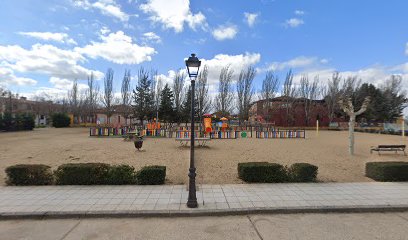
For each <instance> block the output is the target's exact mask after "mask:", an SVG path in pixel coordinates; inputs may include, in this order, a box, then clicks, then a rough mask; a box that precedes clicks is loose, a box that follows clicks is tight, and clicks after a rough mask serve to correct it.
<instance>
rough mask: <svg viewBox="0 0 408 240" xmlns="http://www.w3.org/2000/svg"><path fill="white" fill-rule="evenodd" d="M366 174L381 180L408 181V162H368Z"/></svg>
mask: <svg viewBox="0 0 408 240" xmlns="http://www.w3.org/2000/svg"><path fill="white" fill-rule="evenodd" d="M365 170H366V176H367V177H369V178H372V179H374V180H376V181H380V182H398V181H401V182H403V181H408V162H368V163H366V169H365Z"/></svg>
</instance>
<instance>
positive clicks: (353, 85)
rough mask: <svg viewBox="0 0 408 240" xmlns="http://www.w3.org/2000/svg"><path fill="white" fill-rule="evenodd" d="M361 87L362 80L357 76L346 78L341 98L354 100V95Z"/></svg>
mask: <svg viewBox="0 0 408 240" xmlns="http://www.w3.org/2000/svg"><path fill="white" fill-rule="evenodd" d="M360 86H361V79H358V78H357V76H349V77H347V78H345V79H344V81H343V85H342V87H341V91H340V93H341V98H343V99H348V98H354V94H355V93H356V92H357V89H359V88H360Z"/></svg>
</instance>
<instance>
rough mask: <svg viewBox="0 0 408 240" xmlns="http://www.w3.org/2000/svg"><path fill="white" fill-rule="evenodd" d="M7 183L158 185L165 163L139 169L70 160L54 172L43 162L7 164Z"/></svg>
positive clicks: (163, 179)
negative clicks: (71, 161) (8, 165)
mask: <svg viewBox="0 0 408 240" xmlns="http://www.w3.org/2000/svg"><path fill="white" fill-rule="evenodd" d="M6 173H7V182H6V183H7V184H8V185H49V184H53V183H54V178H55V184H57V185H101V184H111V185H124V184H140V185H159V184H164V182H165V179H166V167H165V166H146V167H143V168H142V169H141V170H139V171H138V172H135V168H134V167H132V166H129V165H126V164H122V165H113V166H111V165H109V164H106V163H68V164H63V165H60V166H59V167H58V168H57V170H55V171H54V172H52V171H51V167H50V166H47V165H42V164H31V165H30V164H18V165H13V166H10V167H8V168H6Z"/></svg>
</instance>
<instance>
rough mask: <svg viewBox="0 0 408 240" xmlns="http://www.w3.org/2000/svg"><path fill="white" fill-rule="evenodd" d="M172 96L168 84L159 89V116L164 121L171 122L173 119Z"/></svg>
mask: <svg viewBox="0 0 408 240" xmlns="http://www.w3.org/2000/svg"><path fill="white" fill-rule="evenodd" d="M173 101H174V96H173V92H172V91H171V89H170V87H169V85H168V84H166V85H165V86H164V88H163V90H162V91H161V96H160V107H159V116H160V119H162V120H163V121H164V122H172V121H173V119H174V114H175V112H174V106H173Z"/></svg>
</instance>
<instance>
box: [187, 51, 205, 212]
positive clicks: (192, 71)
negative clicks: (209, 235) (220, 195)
mask: <svg viewBox="0 0 408 240" xmlns="http://www.w3.org/2000/svg"><path fill="white" fill-rule="evenodd" d="M200 65H201V61H200V60H198V58H197V57H196V55H195V54H194V53H192V54H191V57H189V58H188V59H187V60H186V67H187V72H188V76H189V77H190V80H191V142H190V168H189V173H188V177H189V184H188V201H187V207H189V208H196V207H198V204H197V196H196V184H195V178H196V168H195V165H194V137H195V136H194V112H195V111H194V105H195V104H194V100H195V97H194V94H195V80H196V78H197V76H198V70H199V69H200Z"/></svg>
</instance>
